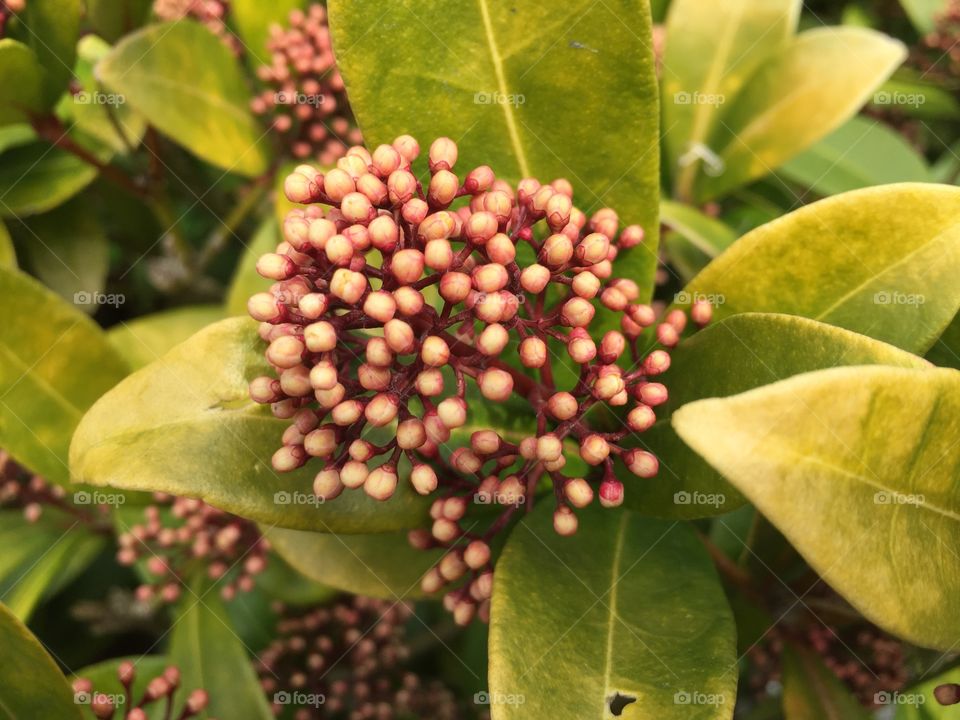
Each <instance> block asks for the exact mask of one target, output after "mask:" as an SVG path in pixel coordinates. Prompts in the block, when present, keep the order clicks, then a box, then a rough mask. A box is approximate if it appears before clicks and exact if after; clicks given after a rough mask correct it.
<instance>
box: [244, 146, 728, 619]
mask: <svg viewBox="0 0 960 720" xmlns="http://www.w3.org/2000/svg"><path fill="white" fill-rule="evenodd" d="M419 151H420V148H419V145H418V144H417V141H416V140H414V139H413V138H411V137H409V136H403V137H400V138H397V139H396V140H395V141H394V143H393V145H381V146H380V147H378V148H376V149H375V150H374V151H373V153H370V152H368V151H367V150H365V149H363V148H361V147H354V148H351V149H350V150H349V151H348V152H347V154H346V156H345V157H344V158H342V159H341V160H340V161H338V163H337V167H336V168H335V169H333V170H330V171H329V172H327V173H326V174H322V173H320V172H318V171H317V170H315V169H314V168H312V167H309V166H301V167H299V168H297V170H296V171H295V172H294V173H293V174H292V175H291V176H290V177H288V178H287V180H286V183H285V191H286V194H287V196H288V198H289V199H290V200H291V201H293V202H297V203H303V204H307V205H308V207H307V208H306V209H302V210H294V211H293V212H292V213H291V214H290V215H289V216H288V218H287V219H286V221H285V223H284V237H285V240H284V242H282V243H281V244H280V246H279V247H278V248H277V252H276V253H271V254H268V255H265V256H263V257H262V258H261V259H260V261H259V263H258V265H257V268H258V270H259V272H260V273H261V274H262V275H263V276H264V277H267V278H270V279H272V280H274V281H276V282H275V285H274V286H273V287H272V289H271V290H270V292H267V293H260V294H258V295H256V296H254V297H253V298H251V300H250V303H249V310H250V313H251V315H252V316H253V317H254V318H256V319H257V320H260V321H261V323H262V324H261V329H260V332H261V336H262V337H263V338H264V340H266V341H268V342H269V347H268V348H267V351H266V357H267V360H268V361H269V362H270V364H271V365H272V366H273V368H274V370H275V373H276V375H275V376H272V377H271V376H264V377H260V378H257V379H255V380H254V381H253V382H252V383H251V387H250V393H251V397H253V399H254V400H256V401H258V402H261V403H269V404H271V406H272V409H273V413H274V415H276V416H277V417H280V418H285V419H288V420H290V421H291V424H290V427H289V428H288V429H287V431H286V432H285V433H284V435H283V440H282V441H283V447H281V448H280V449H279V450H278V451H277V452H276V453H275V454H274V456H273V466H274V468H275V469H276V470H278V471H281V472H283V471H290V470H295V469H297V468H299V467H301V466H303V465H304V464H306V463H307V462H310V461H311V460H312V459H314V458H316V459H317V460H318V461H319V462H320V463H322V464H321V466H320V468H319V472H318V473H317V475H316V478H315V481H314V491H315V493H316V494H317V495H318V496H319V497H321V498H323V499H324V500H333V499H334V498H336V497H337V496H338V495H340V493H342V492H343V491H344V490H347V489H355V488H360V487H362V488H363V490H364V491H365V492H366V493H367V494H368V495H370V496H371V497H373V498H376V499H379V500H386V499H387V498H389V497H390V496H391V495H393V493H394V492H395V490H396V488H397V484H398V482H399V474H398V469H399V466H400V463H401V462H405V463H409V465H410V467H411V470H410V473H409V480H410V483H411V484H412V486H413V487H414V489H415V490H416V491H417V492H419V493H421V494H423V495H428V494H430V493H433V492H434V491H437V490H438V489H439V490H440V493H441V499H440V500H438V501H436V502H435V503H434V506H433V511H432V514H433V520H434V524H433V527H432V530H431V531H430V532H429V533H424V532H416V533H413V534H412V535H411V542H413V544H414V545H416V546H418V547H435V546H441V547H447V548H450V552H449V553H447V555H446V557H445V558H444V560H443V561H442V562H441V564H440V565H439V566H438V568H436V569H435V570H434V571H433V572H432V573H430V574H429V575H428V576H427V578H426V579H425V581H424V587H425V588H426V589H428V590H437V589H439V588H440V587H441V586H442V585H444V584H446V583H449V582H454V581H457V580H460V579H462V578H463V576H464V575H465V574H467V573H468V572H470V573H472V579H471V581H470V582H467V583H465V584H463V585H462V586H461V588H460V589H459V590H457V591H456V593H455V599H454V600H453V601H451V602H452V603H453V605H454V606H455V607H456V609H455V616H456V617H457V619H458V620H459V621H461V622H467V621H469V619H470V618H471V617H472V616H473V615H474V614H475V613H476V614H479V615H480V616H481V617H484V616H485V615H486V613H487V609H488V603H487V600H488V598H489V589H490V572H491V569H492V566H491V553H490V547H489V542H488V541H489V540H490V538H491V537H492V536H493V535H494V534H495V533H496V532H498V531H499V530H501V529H503V528H504V527H506V525H507V524H508V523H509V521H510V519H511V517H512V516H513V515H514V514H515V513H516V510H517V506H518V505H520V504H523V503H524V502H525V501H526V500H527V499H529V500H530V501H532V499H533V497H534V494H535V491H536V488H537V487H538V485H539V483H540V482H541V480H544V479H546V480H548V481H549V482H550V483H552V485H553V487H554V494H555V498H556V505H557V507H556V511H555V514H554V527H555V528H556V530H557V532H559V533H561V534H564V535H570V534H572V533H574V532H576V529H577V518H576V515H575V514H574V509H575V508H582V507H585V506H586V505H589V504H590V503H591V502H593V500H594V496H595V494H596V495H597V496H598V497H599V502H600V503H601V504H602V505H603V506H605V507H615V506H617V505H620V504H621V503H622V502H623V495H624V486H623V483H622V482H621V480H620V479H618V477H617V474H618V472H622V470H618V468H625V469H626V470H627V471H629V473H631V474H632V475H634V476H636V477H640V478H652V477H654V476H655V475H656V474H657V471H658V466H659V464H658V461H657V458H656V457H655V456H654V455H652V454H651V453H649V452H647V451H645V450H641V449H636V448H635V447H631V445H632V444H634V442H633V441H634V440H635V436H636V435H637V434H639V433H642V432H644V431H645V430H647V429H649V428H650V427H651V426H652V425H653V424H654V422H655V421H656V414H655V411H654V408H655V407H656V406H657V405H660V404H662V403H663V402H665V401H666V399H667V390H666V388H665V387H664V386H663V385H662V384H659V383H657V382H654V378H656V376H658V375H660V374H661V373H662V372H664V371H665V370H666V369H667V368H668V367H669V364H670V356H669V354H668V352H667V349H668V348H671V347H673V346H675V345H676V344H677V343H678V342H679V339H680V335H681V333H683V331H684V329H685V327H686V324H687V316H686V314H685V313H684V312H683V311H681V310H676V311H673V312H671V313H670V314H669V315H668V316H667V317H666V319H665V320H664V321H663V322H660V323H658V322H657V319H656V317H655V314H654V311H653V309H652V308H651V307H650V306H649V305H645V304H641V303H638V302H637V300H638V298H639V296H640V290H639V288H638V287H637V285H636V283H634V282H633V281H631V280H626V279H617V278H614V277H613V261H614V259H615V258H616V257H617V255H618V253H619V252H620V251H621V250H622V249H626V248H630V247H634V246H637V245H640V244H641V243H642V241H643V236H644V233H643V230H642V229H641V228H640V227H639V226H628V227H626V228H623V229H622V231H621V229H620V227H619V221H618V218H617V215H616V213H615V212H614V211H613V210H610V209H602V210H599V211H597V212H596V213H594V215H593V216H592V217H590V218H588V217H587V216H586V215H584V213H583V212H581V211H580V210H578V209H577V208H576V207H575V206H574V205H573V192H572V189H571V187H570V184H569V183H568V182H567V181H565V180H555V181H554V182H553V183H551V184H549V185H541V184H540V183H539V182H538V181H536V180H534V179H525V180H523V181H521V182H520V184H519V186H518V187H517V188H516V189H514V188H513V187H511V186H510V185H508V184H507V183H505V182H503V181H500V180H497V179H496V177H495V176H494V173H493V171H492V170H491V169H490V168H489V167H487V166H481V167H478V168H475V169H473V170H471V171H470V172H469V173H467V174H466V175H465V176H464V177H463V179H462V180H461V178H459V177H458V176H457V175H455V174H454V173H453V171H452V169H453V167H454V165H455V163H456V161H457V154H458V149H457V146H456V144H455V143H454V142H453V141H452V140H450V139H448V138H440V139H438V140H436V141H435V142H434V143H433V144H432V145H431V147H430V152H429V167H430V179H429V181H428V182H425V183H424V184H423V185H421V183H420V182H418V180H417V179H416V177H414V175H413V174H412V173H411V171H410V167H411V163H412V162H413V161H414V159H415V158H416V157H417V156H418V154H419ZM324 206H326V207H324ZM454 208H455V209H454ZM427 293H430V294H431V296H433V297H437V296H438V298H437V299H436V300H435V301H433V303H434V304H431V302H428V299H427ZM598 307H599V308H601V309H602V310H603V311H605V312H606V314H607V316H610V315H612V316H613V317H614V318H618V319H619V324H620V330H609V331H607V332H606V333H604V334H603V335H602V337H600V338H596V339H595V338H594V337H593V336H592V335H591V326H594V327H595V326H596V325H597V324H599V318H598V317H595V316H596V315H597V309H598ZM691 316H692V318H693V320H694V321H695V323H696V324H697V325H700V326H702V325H704V324H706V323H707V322H709V320H710V317H711V308H710V306H709V305H708V304H705V303H698V304H696V305H694V306H693V308H692V309H691ZM595 321H597V322H595ZM654 327H655V332H654V333H653V337H654V338H655V340H656V342H658V343H659V344H660V345H661V346H662V347H661V348H660V349H655V350H652V351H651V352H645V351H643V350H641V342H640V340H641V335H642V334H643V332H644V330H645V329H646V328H651V329H652V328H654ZM594 332H595V333H596V331H594ZM644 346H645V345H644ZM558 369H566V370H567V375H568V376H569V375H571V374H573V375H574V376H575V377H576V380H575V381H573V382H572V386H569V387H559V386H558V384H557V382H556V380H555V377H556V376H557V373H556V372H555V371H556V370H558ZM570 371H573V372H572V373H571V372H570ZM478 396H479V398H478ZM478 401H479V402H484V401H486V402H488V403H491V404H494V403H496V404H501V403H512V404H513V405H512V406H511V407H512V408H513V409H514V410H515V411H516V412H518V413H521V414H522V413H529V416H530V421H531V422H530V426H531V427H535V428H536V432H535V433H534V434H531V435H529V436H525V437H513V438H507V437H504V436H502V435H501V434H500V433H498V432H497V430H496V429H495V428H489V429H478V430H476V431H474V432H473V433H472V435H470V438H469V444H464V442H463V441H458V442H456V443H453V446H452V447H451V446H450V445H448V443H451V442H452V441H451V437H452V433H453V432H455V431H458V430H459V429H460V428H464V427H465V426H466V425H467V424H468V421H469V419H470V408H469V403H470V402H474V403H476V402H478ZM603 407H606V408H609V409H611V410H617V409H619V408H623V409H624V410H625V411H626V415H625V422H623V424H622V428H621V429H620V430H618V431H614V432H600V431H598V430H595V429H594V428H593V427H591V422H590V419H589V418H590V417H591V415H592V413H591V412H590V411H592V410H595V409H600V408H603ZM511 412H513V410H511ZM387 426H390V427H391V428H394V427H395V430H393V431H391V432H390V434H389V436H388V437H387V438H386V439H385V440H383V441H380V442H381V444H376V443H375V442H374V441H373V440H372V439H370V435H369V433H370V431H371V430H373V429H376V428H380V427H384V428H385V427H387ZM461 432H462V431H461ZM565 443H567V444H569V445H570V446H571V447H572V448H576V450H577V451H579V455H580V457H581V458H582V459H583V460H584V461H585V462H586V463H587V464H588V465H590V466H592V467H593V468H594V470H593V472H592V473H591V476H592V477H591V478H589V479H588V478H585V477H570V476H567V475H565V474H564V472H563V468H564V466H565V465H566V462H567V460H566V455H565V454H564V445H565ZM441 449H444V450H448V451H452V452H450V454H449V457H447V453H446V452H444V453H442V454H441ZM444 458H446V459H445V460H444ZM594 485H596V486H597V490H596V492H595V490H594ZM474 502H479V503H483V504H501V505H503V506H505V507H504V508H503V512H502V514H501V516H500V517H499V518H498V519H497V520H495V521H494V522H493V524H492V525H491V526H490V527H489V528H488V529H487V530H486V531H485V532H483V533H474V532H472V530H471V529H470V528H465V527H464V525H466V523H465V521H464V517H465V515H466V514H467V510H468V508H469V506H470V504H471V503H474ZM531 504H532V503H526V506H527V507H529V506H530V505H531Z"/></svg>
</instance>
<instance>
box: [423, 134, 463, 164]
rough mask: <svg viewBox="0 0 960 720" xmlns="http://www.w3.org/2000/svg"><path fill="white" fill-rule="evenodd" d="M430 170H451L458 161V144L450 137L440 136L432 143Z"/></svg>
mask: <svg viewBox="0 0 960 720" xmlns="http://www.w3.org/2000/svg"><path fill="white" fill-rule="evenodd" d="M429 160H430V163H429V164H430V172H432V173H435V172H437V171H438V170H450V169H451V168H453V166H454V165H455V164H456V162H457V144H456V143H455V142H454V141H453V140H451V139H450V138H448V137H439V138H437V139H436V140H434V141H433V143H432V144H431V145H430V155H429Z"/></svg>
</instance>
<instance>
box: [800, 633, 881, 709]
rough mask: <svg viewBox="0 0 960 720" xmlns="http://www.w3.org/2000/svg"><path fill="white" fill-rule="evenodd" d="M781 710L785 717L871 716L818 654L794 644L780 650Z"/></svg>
mask: <svg viewBox="0 0 960 720" xmlns="http://www.w3.org/2000/svg"><path fill="white" fill-rule="evenodd" d="M783 711H784V717H785V720H814V718H838V719H839V718H843V720H869V718H870V717H872V716H871V715H870V713H868V712H867V711H866V710H865V709H864V708H863V706H862V705H860V703H859V702H858V701H857V699H856V698H855V697H854V696H853V695H852V694H851V693H850V691H849V690H847V688H846V687H844V685H843V683H841V682H840V681H839V680H838V679H837V676H836V675H834V674H833V671H831V670H830V669H829V668H828V667H827V666H826V665H824V664H823V660H821V659H820V657H819V656H818V655H815V654H814V653H812V652H811V651H810V650H807V649H806V648H802V647H799V646H794V645H788V646H787V647H786V648H785V649H784V653H783Z"/></svg>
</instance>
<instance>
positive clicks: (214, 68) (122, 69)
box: [96, 21, 270, 176]
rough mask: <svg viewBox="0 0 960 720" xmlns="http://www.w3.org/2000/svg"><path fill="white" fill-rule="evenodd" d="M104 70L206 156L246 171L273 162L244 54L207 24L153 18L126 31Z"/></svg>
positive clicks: (113, 85) (167, 129)
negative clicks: (238, 55) (242, 59)
mask: <svg viewBox="0 0 960 720" xmlns="http://www.w3.org/2000/svg"><path fill="white" fill-rule="evenodd" d="M96 72H97V77H98V78H100V80H101V82H103V84H104V85H106V86H107V88H109V89H110V90H112V91H113V92H115V93H122V94H123V95H124V97H125V98H126V100H127V102H129V103H130V105H131V106H132V107H134V108H135V109H136V110H138V111H140V112H141V113H143V114H144V115H145V116H146V117H147V119H148V120H149V121H150V123H151V124H152V125H154V126H156V128H157V129H158V130H159V131H160V132H162V133H164V134H165V135H169V136H170V138H172V139H173V140H174V141H176V142H178V143H180V144H181V145H183V146H184V147H185V148H187V149H188V150H190V151H191V152H192V153H194V154H195V155H197V156H198V157H200V158H202V159H203V160H206V161H208V162H210V163H213V164H214V165H217V166H218V167H220V168H223V169H224V170H227V171H230V172H235V173H239V174H241V175H250V176H254V175H259V174H260V173H262V172H264V171H265V170H266V169H267V164H268V163H269V159H270V158H269V154H268V151H267V146H266V144H265V142H264V135H265V133H264V132H263V129H262V128H261V127H260V125H259V124H258V122H257V121H256V119H255V118H254V117H253V115H252V113H251V111H250V107H249V103H250V98H251V89H250V85H249V83H248V81H247V79H246V78H245V76H244V73H243V71H242V69H241V66H240V64H239V61H238V60H237V58H236V57H234V55H233V53H232V52H230V50H229V49H228V48H227V47H226V46H225V45H224V44H223V43H222V42H221V41H220V40H219V39H218V38H217V37H216V36H215V35H214V34H213V33H211V32H210V31H209V30H207V29H206V28H205V27H203V26H202V25H200V24H198V23H194V22H190V21H182V22H178V23H172V24H161V25H150V26H148V27H146V28H144V29H143V30H140V31H138V32H136V33H134V34H132V35H128V36H127V37H126V38H124V39H123V40H122V41H121V42H120V43H119V44H118V45H117V46H116V47H115V48H114V49H113V52H111V53H110V54H109V55H107V57H105V58H104V59H103V60H102V61H101V62H100V63H99V64H98V65H97V69H96Z"/></svg>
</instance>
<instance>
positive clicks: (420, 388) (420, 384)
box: [414, 370, 443, 397]
mask: <svg viewBox="0 0 960 720" xmlns="http://www.w3.org/2000/svg"><path fill="white" fill-rule="evenodd" d="M414 386H415V387H416V389H417V392H418V393H419V394H420V395H423V396H424V397H436V396H437V395H439V394H440V393H442V392H443V373H441V372H440V371H439V370H424V371H423V372H421V373H419V374H418V375H417V379H416V380H415V381H414Z"/></svg>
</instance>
